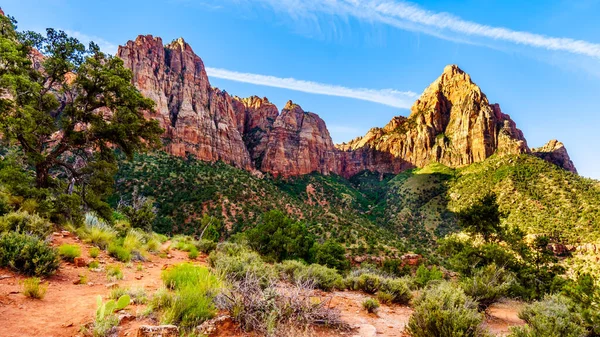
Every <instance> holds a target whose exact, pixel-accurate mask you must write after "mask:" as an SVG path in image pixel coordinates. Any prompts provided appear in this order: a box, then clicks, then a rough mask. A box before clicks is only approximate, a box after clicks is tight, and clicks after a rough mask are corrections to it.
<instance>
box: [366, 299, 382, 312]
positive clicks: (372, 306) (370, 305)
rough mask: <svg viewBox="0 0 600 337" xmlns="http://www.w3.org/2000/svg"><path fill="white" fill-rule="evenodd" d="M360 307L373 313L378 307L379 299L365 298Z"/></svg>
mask: <svg viewBox="0 0 600 337" xmlns="http://www.w3.org/2000/svg"><path fill="white" fill-rule="evenodd" d="M362 307H363V308H364V309H365V310H366V311H368V312H369V313H371V314H372V313H375V312H377V310H378V309H379V307H380V304H379V301H377V300H376V299H373V298H367V299H366V300H364V301H363V302H362Z"/></svg>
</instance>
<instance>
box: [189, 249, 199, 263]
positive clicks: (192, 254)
mask: <svg viewBox="0 0 600 337" xmlns="http://www.w3.org/2000/svg"><path fill="white" fill-rule="evenodd" d="M198 255H199V253H198V248H196V247H192V249H190V251H189V252H188V257H189V258H190V259H192V260H195V259H197V258H198Z"/></svg>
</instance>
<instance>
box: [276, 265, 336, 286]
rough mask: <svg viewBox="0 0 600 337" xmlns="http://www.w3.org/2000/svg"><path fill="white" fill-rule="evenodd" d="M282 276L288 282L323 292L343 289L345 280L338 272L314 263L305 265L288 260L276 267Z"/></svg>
mask: <svg viewBox="0 0 600 337" xmlns="http://www.w3.org/2000/svg"><path fill="white" fill-rule="evenodd" d="M276 268H277V269H278V271H279V274H280V276H281V277H282V278H283V279H286V280H288V281H293V282H296V283H306V282H308V283H309V284H311V285H313V286H315V287H316V288H319V289H321V290H325V291H329V290H331V289H334V288H336V289H343V288H344V280H343V278H342V276H341V275H340V274H339V273H338V272H337V270H335V269H332V268H328V267H326V266H322V265H320V264H316V263H313V264H311V265H305V264H304V263H302V262H300V261H295V260H287V261H283V262H282V263H279V264H277V265H276Z"/></svg>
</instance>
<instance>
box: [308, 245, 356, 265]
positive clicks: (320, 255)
mask: <svg viewBox="0 0 600 337" xmlns="http://www.w3.org/2000/svg"><path fill="white" fill-rule="evenodd" d="M312 253H313V256H314V259H313V261H314V262H315V263H318V264H320V265H323V266H327V267H329V268H335V269H337V270H339V271H344V270H347V269H349V268H350V261H348V259H347V258H346V249H345V248H344V246H342V245H341V244H339V243H337V242H335V241H333V240H327V241H325V242H324V243H323V244H318V243H315V245H314V246H313V249H312Z"/></svg>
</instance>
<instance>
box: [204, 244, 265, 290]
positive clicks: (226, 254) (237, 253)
mask: <svg viewBox="0 0 600 337" xmlns="http://www.w3.org/2000/svg"><path fill="white" fill-rule="evenodd" d="M208 262H209V263H210V266H211V267H213V268H215V270H216V271H217V272H218V273H220V274H221V275H224V276H225V277H226V278H227V279H228V280H241V279H243V278H244V277H245V276H246V275H247V274H248V273H251V274H254V275H257V276H259V277H260V279H261V282H262V284H263V285H266V284H267V283H268V282H270V280H272V279H276V278H277V273H276V271H275V268H274V267H273V266H272V265H270V264H268V263H265V262H264V261H263V259H262V258H261V257H260V255H259V254H258V253H256V252H254V251H251V250H250V249H249V248H247V247H245V246H243V245H240V244H235V243H229V242H224V243H221V244H219V245H218V246H217V249H216V250H214V251H213V252H212V253H210V255H209V256H208Z"/></svg>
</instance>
